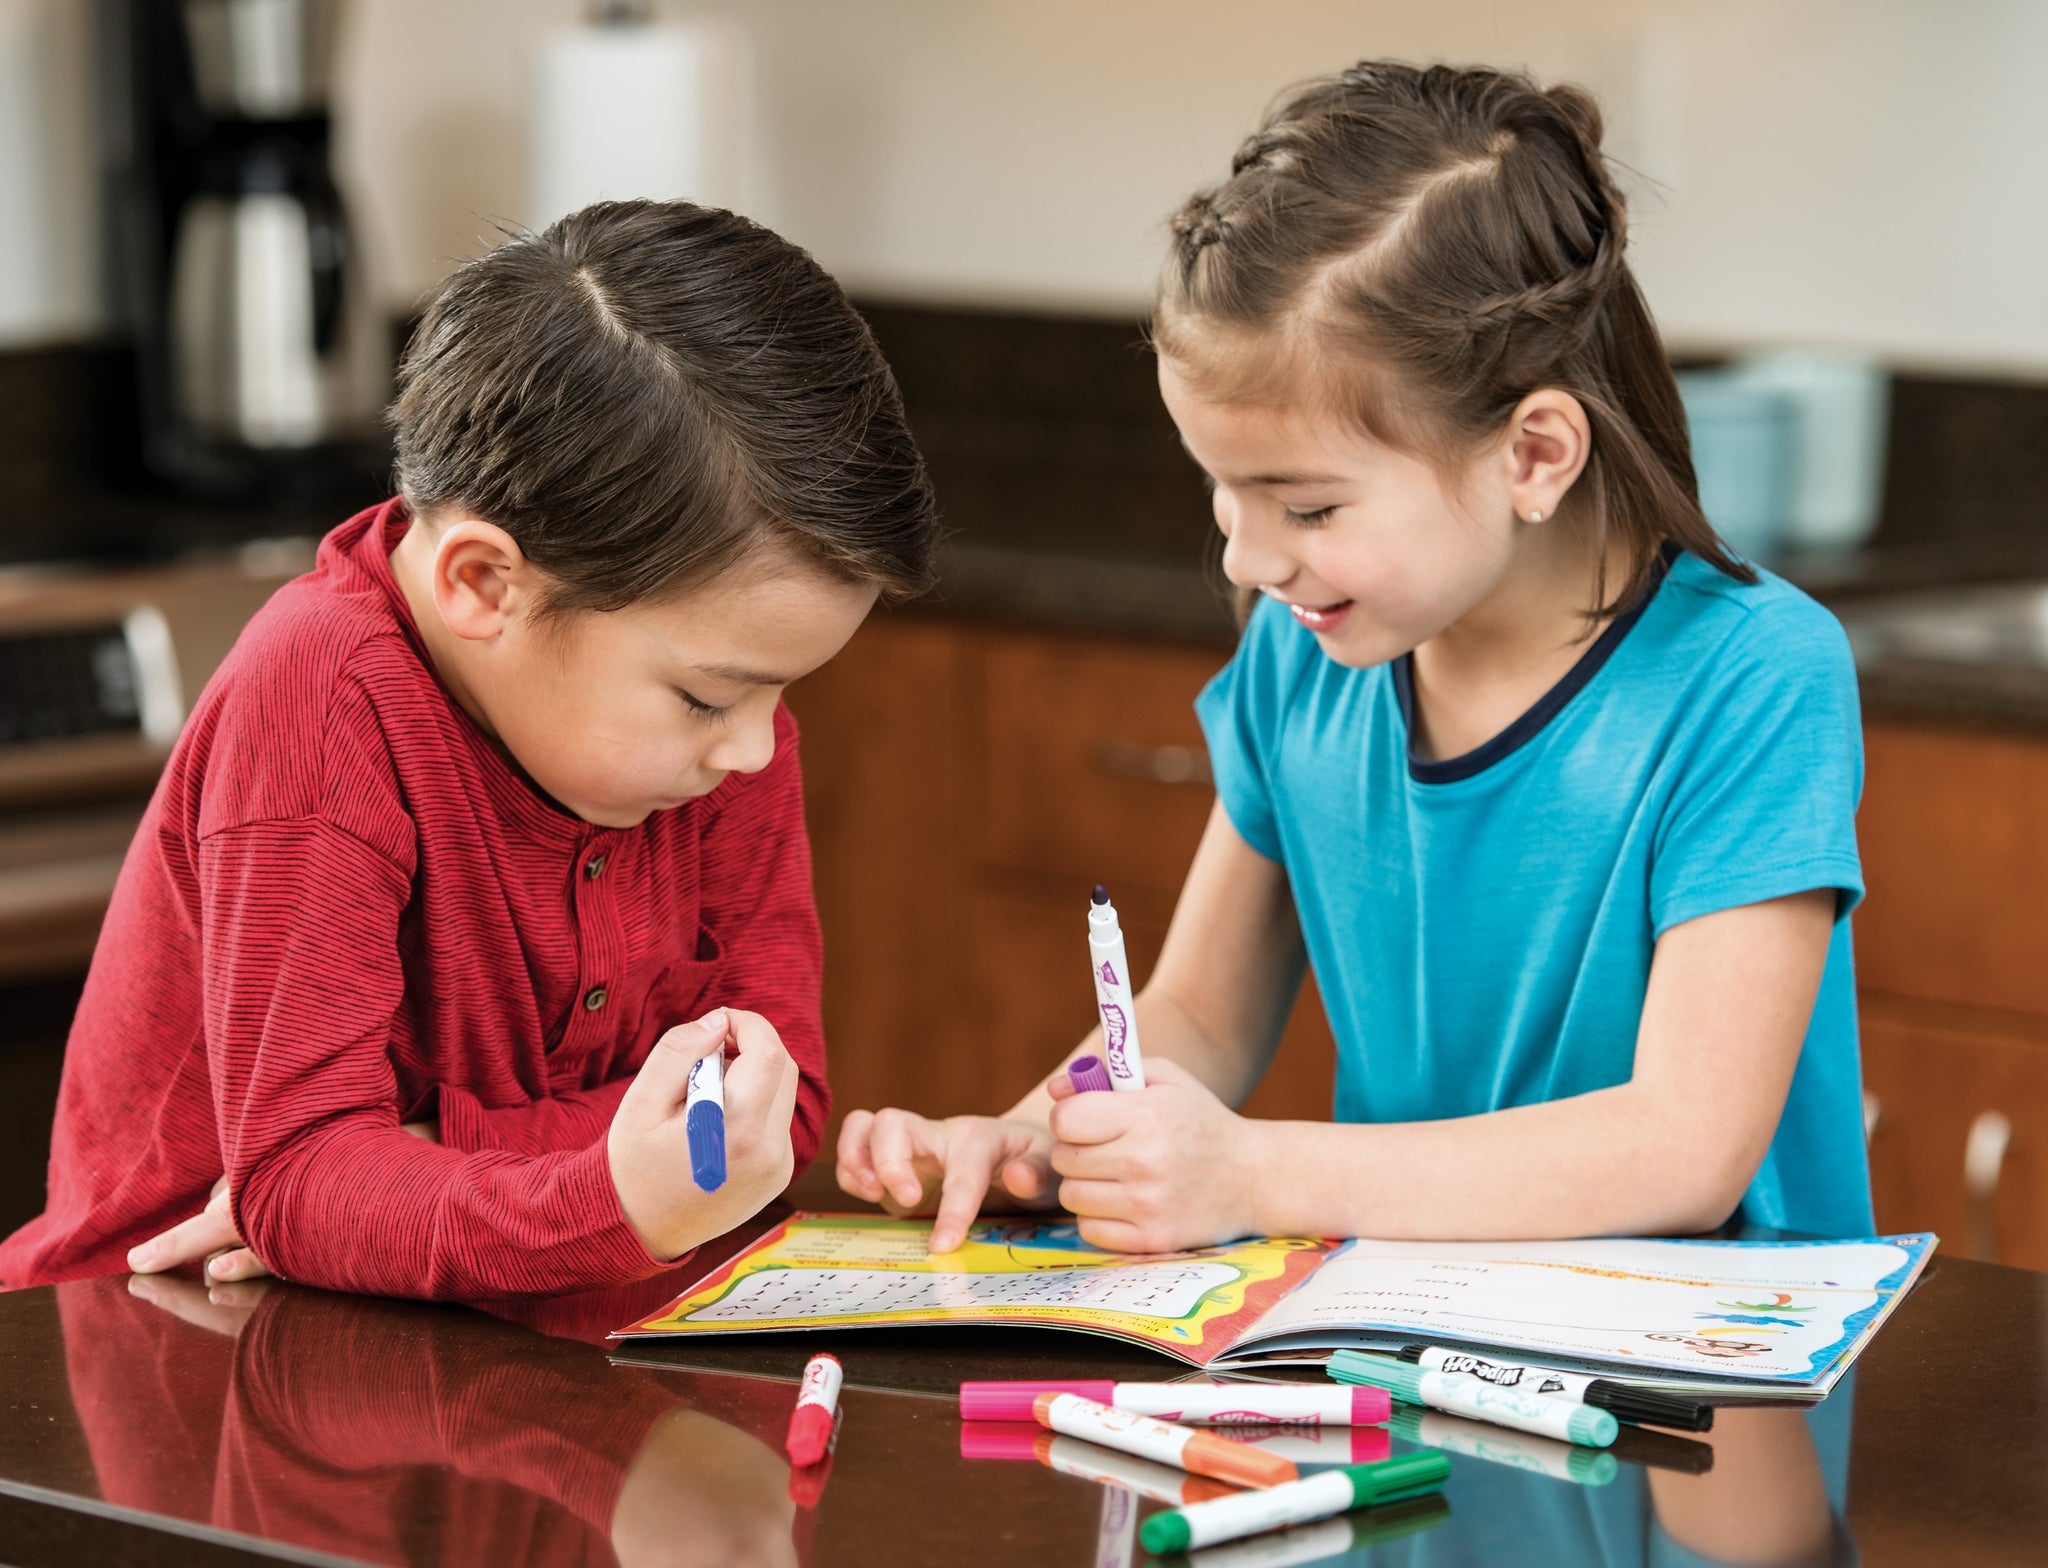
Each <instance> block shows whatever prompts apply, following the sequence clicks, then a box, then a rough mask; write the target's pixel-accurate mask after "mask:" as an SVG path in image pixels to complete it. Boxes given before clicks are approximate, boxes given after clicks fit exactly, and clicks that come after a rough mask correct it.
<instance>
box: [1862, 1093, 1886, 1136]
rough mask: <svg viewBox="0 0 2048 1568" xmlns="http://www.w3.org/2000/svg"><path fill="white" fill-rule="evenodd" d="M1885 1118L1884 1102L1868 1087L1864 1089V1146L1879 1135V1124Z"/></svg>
mask: <svg viewBox="0 0 2048 1568" xmlns="http://www.w3.org/2000/svg"><path fill="white" fill-rule="evenodd" d="M1883 1120H1884V1104H1883V1102H1882V1101H1880V1100H1879V1099H1878V1097H1877V1096H1876V1095H1874V1094H1872V1093H1871V1092H1870V1091H1869V1090H1868V1089H1865V1090H1864V1091H1863V1147H1864V1148H1866V1149H1867V1148H1869V1147H1870V1140H1871V1139H1872V1138H1875V1137H1876V1136H1877V1124H1878V1123H1879V1122H1881V1121H1883Z"/></svg>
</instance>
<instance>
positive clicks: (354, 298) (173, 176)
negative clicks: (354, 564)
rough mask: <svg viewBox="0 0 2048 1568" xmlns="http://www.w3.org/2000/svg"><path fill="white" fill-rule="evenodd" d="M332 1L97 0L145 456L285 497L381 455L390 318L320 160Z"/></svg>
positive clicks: (186, 484) (226, 489)
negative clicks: (379, 309)
mask: <svg viewBox="0 0 2048 1568" xmlns="http://www.w3.org/2000/svg"><path fill="white" fill-rule="evenodd" d="M340 3H341V0H102V23H103V28H102V32H103V38H104V58H105V60H106V62H107V64H108V67H109V70H110V75H111V80H110V81H109V82H108V83H107V84H106V86H107V91H106V93H105V95H104V100H105V102H106V103H107V106H108V110H109V137H108V143H109V156H108V164H107V168H108V180H109V185H110V189H109V191H108V197H109V200H108V213H109V218H110V227H111V230H112V232H111V234H110V245H111V250H112V253H113V259H114V269H113V270H114V274H115V277H116V279H117V281H118V286H119V288H120V292H121V294H122V295H123V300H122V306H123V308H122V310H121V312H120V314H122V315H123V316H124V317H125V319H126V320H127V322H128V324H129V325H130V327H131V329H132V336H133V342H134V349H135V359H136V375H137V386H138V393H139V402H140V408H141V416H142V420H141V422H142V426H143V433H144V461H145V464H146V465H147V467H148V468H149V469H150V471H151V472H152V473H153V474H155V475H156V476H157V477H158V478H159V479H161V480H164V481H168V482H169V483H170V484H171V485H172V486H173V487H175V488H176V489H178V490H181V491H183V492H185V493H187V494H190V495H194V496H198V497H202V498H206V499H212V500H225V501H272V502H276V501H294V500H306V499H313V498H320V499H324V498H325V497H326V496H329V495H332V494H335V493H337V492H338V491H343V490H354V489H356V488H357V486H356V484H354V483H351V482H350V476H354V475H360V474H364V473H368V472H374V471H375V470H376V469H377V468H378V467H380V466H381V463H380V462H379V455H380V452H381V446H380V440H379V437H378V433H377V432H378V415H379V412H380V410H381V409H382V407H383V404H384V401H385V398H386V396H387V395H388V391H389V380H390V345H389V332H388V329H386V328H385V326H384V324H383V323H382V322H381V321H379V320H378V318H377V315H376V311H375V308H374V299H373V296H372V294H371V292H370V290H369V289H368V288H367V287H366V280H365V277H364V274H363V268H362V265H361V259H360V256H361V253H360V247H359V246H358V245H357V244H356V242H355V237H354V234H353V231H352V229H351V227H350V223H349V218H348V212H347V208H346V205H345V204H344V202H343V200H342V197H341V193H340V191H339V190H338V189H337V187H336V184H335V180H334V176H333V173H332V170H331V167H330V156H329V154H330V119H329V113H328V101H329V97H328V95H329V70H330V63H331V59H332V52H333V40H334V32H335V27H336V23H337V22H338V20H339V17H338V14H337V13H338V11H339V8H340Z"/></svg>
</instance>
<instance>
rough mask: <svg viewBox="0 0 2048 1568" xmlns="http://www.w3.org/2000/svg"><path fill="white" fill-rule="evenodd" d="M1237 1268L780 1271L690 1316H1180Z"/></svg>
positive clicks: (753, 1279) (753, 1277) (751, 1279)
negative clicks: (1054, 1310) (979, 1312)
mask: <svg viewBox="0 0 2048 1568" xmlns="http://www.w3.org/2000/svg"><path fill="white" fill-rule="evenodd" d="M1238 1276H1239V1270H1237V1269H1235V1268H1233V1267H1231V1266H1230V1265H1229V1264H1225V1263H1153V1264H1134V1265H1131V1266H1128V1267H1123V1268H1091V1269H1073V1270H1061V1271H1057V1272H1050V1273H1015V1274H925V1273H907V1272H897V1271H893V1270H882V1269H842V1268H785V1269H770V1270H765V1271H763V1272H761V1273H758V1274H749V1275H748V1276H746V1277H745V1278H744V1279H742V1280H741V1281H740V1282H739V1283H738V1284H737V1285H736V1286H735V1287H734V1288H733V1290H732V1291H731V1292H730V1293H729V1294H727V1295H726V1296H724V1297H722V1298H721V1299H720V1300H718V1301H715V1302H712V1303H711V1304H710V1305H708V1306H703V1307H698V1308H696V1309H695V1310H693V1311H691V1312H690V1313H689V1314H688V1318H689V1319H690V1320H691V1321H693V1322H699V1323H702V1322H745V1321H756V1322H758V1321H764V1320H770V1319H778V1318H816V1317H836V1316H841V1315H844V1314H847V1313H855V1312H860V1313H867V1312H945V1311H960V1310H972V1309H974V1308H977V1307H1093V1308H1096V1309H1097V1310H1100V1311H1105V1312H1128V1313H1133V1314H1136V1315H1138V1316H1142V1317H1154V1318H1184V1317H1187V1316H1189V1315H1190V1314H1191V1313H1192V1312H1193V1311H1194V1310H1195V1308H1196V1306H1197V1305H1198V1304H1199V1303H1200V1302H1201V1299H1202V1297H1203V1295H1204V1294H1206V1293H1207V1292H1208V1291H1211V1290H1214V1289H1215V1288H1216V1287H1218V1286H1219V1285H1227V1284H1229V1283H1231V1282H1232V1281H1233V1280H1235V1279H1237V1278H1238Z"/></svg>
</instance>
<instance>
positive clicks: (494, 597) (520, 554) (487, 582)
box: [432, 517, 538, 642]
mask: <svg viewBox="0 0 2048 1568" xmlns="http://www.w3.org/2000/svg"><path fill="white" fill-rule="evenodd" d="M537 586H538V584H537V582H536V573H535V571H534V568H533V564H532V563H531V562H530V561H528V560H527V559H526V552H525V551H523V550H521V549H520V548H519V545H518V543H517V542H516V541H515V540H514V539H513V537H512V536H511V535H510V534H508V533H506V532H505V530H504V529H502V528H500V527H498V525H497V524H495V523H487V522H485V521H484V520H483V519H482V518H480V517H457V518H455V519H454V520H452V521H450V522H448V523H446V524H444V525H443V527H442V530H441V537H440V539H439V540H438V541H436V543H435V545H434V571H433V578H432V587H433V593H434V608H435V609H437V610H439V611H440V612H441V619H442V621H443V622H444V623H445V624H446V625H447V627H448V629H449V630H450V631H451V632H453V633H454V634H455V635H456V636H458V637H461V638H463V639H464V640H466V641H469V642H490V641H492V640H494V639H495V638H497V637H499V636H500V635H502V634H503V633H504V631H505V629H506V627H507V626H509V625H510V624H511V623H512V621H513V620H515V619H516V618H517V617H518V616H520V615H521V614H523V613H525V612H526V610H528V609H529V608H530V601H531V600H532V598H533V597H534V592H535V589H536V587H537Z"/></svg>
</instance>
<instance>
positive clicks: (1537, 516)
mask: <svg viewBox="0 0 2048 1568" xmlns="http://www.w3.org/2000/svg"><path fill="white" fill-rule="evenodd" d="M1529 521H1530V522H1532V523H1540V522H1542V521H1543V514H1542V513H1541V512H1531V513H1530V514H1529Z"/></svg>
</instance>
